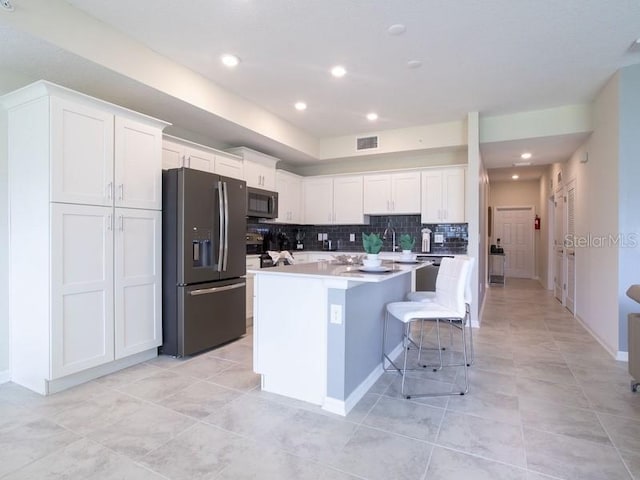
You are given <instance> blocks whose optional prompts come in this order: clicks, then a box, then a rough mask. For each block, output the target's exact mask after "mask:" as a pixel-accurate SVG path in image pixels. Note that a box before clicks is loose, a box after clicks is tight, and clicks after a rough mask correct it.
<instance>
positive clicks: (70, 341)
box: [42, 203, 114, 379]
mask: <svg viewBox="0 0 640 480" xmlns="http://www.w3.org/2000/svg"><path fill="white" fill-rule="evenodd" d="M112 213H113V209H112V208H109V207H97V206H90V205H71V204H57V203H52V204H51V259H52V260H51V378H52V379H55V378H60V377H64V376H65V375H69V374H72V373H76V372H79V371H81V370H86V369H87V368H92V367H95V366H97V365H101V364H103V363H107V362H110V361H112V360H113V359H114V354H113V231H112V228H113V216H112ZM43 243H44V242H43ZM43 246H44V245H43ZM45 248H46V247H45ZM42 267H43V268H47V266H46V265H42Z"/></svg>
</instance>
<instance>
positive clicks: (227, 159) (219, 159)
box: [214, 152, 244, 180]
mask: <svg viewBox="0 0 640 480" xmlns="http://www.w3.org/2000/svg"><path fill="white" fill-rule="evenodd" d="M214 171H215V173H217V174H218V175H222V176H224V177H231V178H237V179H238V180H244V165H243V163H242V160H241V159H240V158H238V157H236V156H235V155H227V154H224V153H220V152H216V164H215V168H214Z"/></svg>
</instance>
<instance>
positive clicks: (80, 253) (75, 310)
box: [0, 81, 167, 394]
mask: <svg viewBox="0 0 640 480" xmlns="http://www.w3.org/2000/svg"><path fill="white" fill-rule="evenodd" d="M0 103H2V104H3V105H4V107H5V108H6V109H7V125H8V136H7V139H8V141H7V145H8V148H7V153H8V160H9V185H10V188H9V190H10V218H11V219H12V220H11V231H10V242H11V250H10V252H9V257H10V263H11V265H12V268H11V272H10V291H9V297H10V319H11V320H10V321H11V332H12V335H11V339H10V342H11V372H10V375H11V380H12V381H14V382H15V383H18V384H20V385H23V386H25V387H27V388H30V389H32V390H34V391H36V392H38V393H41V394H49V393H54V392H56V391H59V390H62V389H64V388H68V387H70V386H73V385H77V384H79V383H82V382H85V381H88V380H91V379H93V378H97V377H98V376H102V375H105V374H107V373H110V372H113V371H116V370H118V369H121V368H124V367H127V366H130V365H133V364H135V363H139V362H141V361H144V360H148V359H150V358H152V357H154V356H156V355H157V348H156V347H157V346H158V345H160V343H161V341H162V340H161V330H160V322H161V311H160V303H159V297H160V278H161V272H160V261H161V249H160V244H161V225H160V222H161V206H162V205H161V177H162V152H161V149H162V144H161V135H162V129H163V128H164V127H165V126H166V125H167V124H166V123H165V122H161V121H159V120H155V119H152V118H150V117H146V116H144V115H140V114H136V113H135V112H132V111H130V110H127V109H123V108H121V107H117V106H115V105H112V104H109V103H106V102H102V101H100V100H97V99H94V98H91V97H87V96H85V95H82V94H78V93H76V92H72V91H70V90H68V89H66V88H63V87H59V86H57V85H53V84H51V83H49V82H45V81H39V82H36V83H34V84H32V85H30V86H27V87H25V88H23V89H21V90H18V91H16V92H13V93H10V94H7V95H5V96H4V97H1V98H0ZM109 125H110V126H109ZM81 159H82V161H81ZM82 162H84V163H86V164H88V165H79V163H82ZM109 169H110V172H109V171H108V170H109ZM74 170H75V174H74ZM76 174H77V175H76ZM81 183H84V184H85V187H84V190H83V187H82V186H81ZM129 207H135V208H129Z"/></svg>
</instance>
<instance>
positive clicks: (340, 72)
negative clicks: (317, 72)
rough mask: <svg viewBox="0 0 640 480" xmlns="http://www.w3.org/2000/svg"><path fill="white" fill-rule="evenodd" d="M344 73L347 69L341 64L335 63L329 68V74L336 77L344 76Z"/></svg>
mask: <svg viewBox="0 0 640 480" xmlns="http://www.w3.org/2000/svg"><path fill="white" fill-rule="evenodd" d="M346 74H347V69H346V68H344V67H343V66H342V65H336V66H335V67H333V68H332V69H331V75H333V76H334V77H336V78H341V77H344V76H345V75H346Z"/></svg>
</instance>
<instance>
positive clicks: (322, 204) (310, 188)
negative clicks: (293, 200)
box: [302, 178, 333, 225]
mask: <svg viewBox="0 0 640 480" xmlns="http://www.w3.org/2000/svg"><path fill="white" fill-rule="evenodd" d="M302 191H303V202H302V203H303V206H304V223H308V224H311V225H327V224H330V223H333V179H332V178H312V179H309V180H307V179H305V180H303V184H302Z"/></svg>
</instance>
